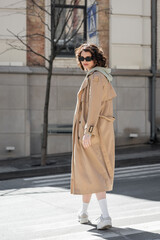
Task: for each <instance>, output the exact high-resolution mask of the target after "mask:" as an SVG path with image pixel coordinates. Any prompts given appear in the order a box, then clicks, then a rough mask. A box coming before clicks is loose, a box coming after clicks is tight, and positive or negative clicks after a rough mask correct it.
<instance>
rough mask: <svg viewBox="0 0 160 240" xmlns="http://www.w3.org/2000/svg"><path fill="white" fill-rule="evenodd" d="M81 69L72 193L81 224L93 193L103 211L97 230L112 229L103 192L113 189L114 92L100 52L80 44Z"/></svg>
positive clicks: (74, 121) (92, 45) (75, 117)
mask: <svg viewBox="0 0 160 240" xmlns="http://www.w3.org/2000/svg"><path fill="white" fill-rule="evenodd" d="M75 53H76V58H77V61H78V64H79V66H80V68H81V69H83V70H85V71H87V75H86V77H85V79H84V81H83V83H82V85H81V87H80V89H79V91H78V94H77V105H76V109H75V114H74V119H73V135H72V141H73V149H72V150H73V151H72V171H71V193H72V194H80V195H82V201H83V204H82V210H81V211H80V212H79V215H78V218H79V221H80V223H87V222H88V213H87V209H88V205H89V202H90V199H91V195H92V193H95V194H96V197H97V200H98V202H99V205H100V209H101V211H102V215H101V217H100V218H99V221H98V224H97V229H105V228H109V227H111V226H112V223H111V218H110V216H109V213H108V208H107V201H106V191H111V190H112V188H113V178H114V165H115V145H114V128H113V121H114V117H113V106H112V99H113V98H114V97H116V93H115V91H114V89H113V87H112V85H111V84H110V81H111V80H112V76H111V75H110V74H109V73H110V69H107V68H106V57H105V56H104V54H103V51H102V49H100V48H98V47H97V46H96V45H94V44H82V45H81V46H80V47H79V48H77V49H76V50H75Z"/></svg>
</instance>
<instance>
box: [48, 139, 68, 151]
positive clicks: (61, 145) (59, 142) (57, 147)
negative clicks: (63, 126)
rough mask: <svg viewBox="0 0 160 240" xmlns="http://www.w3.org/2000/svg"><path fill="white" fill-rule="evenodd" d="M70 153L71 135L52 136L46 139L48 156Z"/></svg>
mask: <svg viewBox="0 0 160 240" xmlns="http://www.w3.org/2000/svg"><path fill="white" fill-rule="evenodd" d="M71 151H72V136H71V134H66V135H65V134H58V135H56V134H54V135H50V136H49V137H48V154H52V153H63V152H71Z"/></svg>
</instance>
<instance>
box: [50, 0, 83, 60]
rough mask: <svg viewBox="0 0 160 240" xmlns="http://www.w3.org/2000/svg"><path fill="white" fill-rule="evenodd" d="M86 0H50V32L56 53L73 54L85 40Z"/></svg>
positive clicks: (62, 54)
mask: <svg viewBox="0 0 160 240" xmlns="http://www.w3.org/2000/svg"><path fill="white" fill-rule="evenodd" d="M86 5H87V0H51V34H52V39H53V41H54V42H55V43H56V51H57V52H58V55H61V56H66V55H67V56H68V55H71V56H72V55H74V49H75V48H76V47H78V46H79V45H80V44H82V43H84V42H85V41H86V37H87V31H86V25H87V21H86Z"/></svg>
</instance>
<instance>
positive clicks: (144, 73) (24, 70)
mask: <svg viewBox="0 0 160 240" xmlns="http://www.w3.org/2000/svg"><path fill="white" fill-rule="evenodd" d="M111 72H112V75H113V76H133V77H136V76H137V77H152V73H151V70H149V69H148V70H147V69H141V70H137V69H112V71H111ZM0 73H8V74H15V73H16V74H44V75H46V74H47V69H46V68H45V67H29V66H0ZM53 74H54V75H82V76H84V75H85V72H83V71H82V70H81V69H79V68H54V69H53ZM156 76H157V77H160V71H157V73H156Z"/></svg>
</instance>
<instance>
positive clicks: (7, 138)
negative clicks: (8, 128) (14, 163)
mask: <svg viewBox="0 0 160 240" xmlns="http://www.w3.org/2000/svg"><path fill="white" fill-rule="evenodd" d="M7 146H14V147H15V151H13V152H7V151H6V147H7ZM25 153H26V150H25V135H24V134H16V133H15V134H13V133H4V134H3V133H1V134H0V159H4V158H9V157H18V156H27V155H28V154H25Z"/></svg>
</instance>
